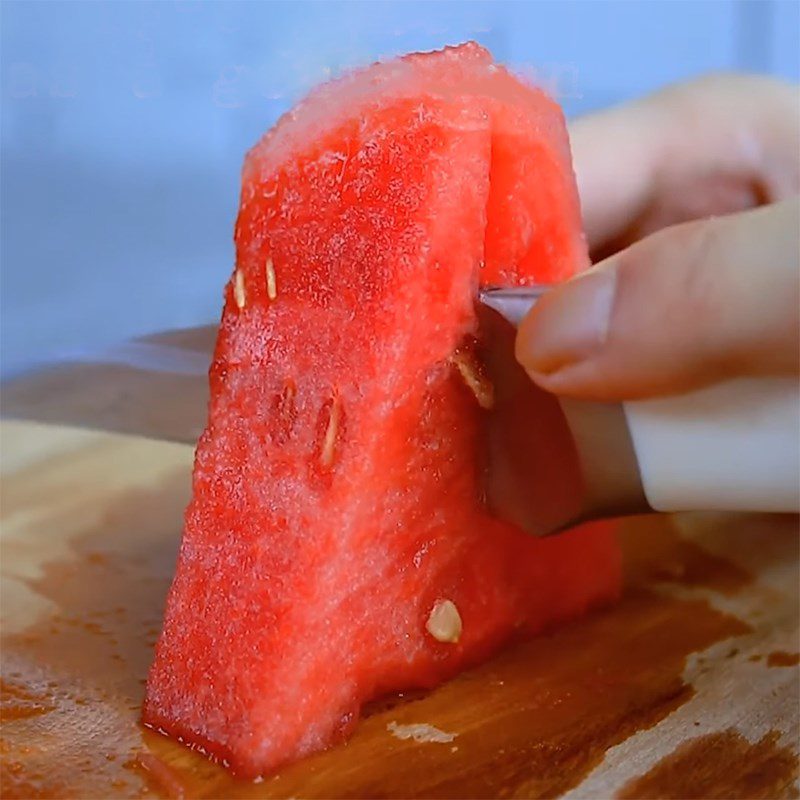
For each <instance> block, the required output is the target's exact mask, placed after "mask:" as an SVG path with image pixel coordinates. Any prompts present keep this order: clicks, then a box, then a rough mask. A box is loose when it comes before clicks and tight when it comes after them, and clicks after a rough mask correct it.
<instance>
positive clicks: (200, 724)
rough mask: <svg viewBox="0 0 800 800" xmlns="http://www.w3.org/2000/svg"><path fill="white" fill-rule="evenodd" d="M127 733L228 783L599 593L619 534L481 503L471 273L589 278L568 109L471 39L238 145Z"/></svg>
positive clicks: (342, 83) (613, 569)
mask: <svg viewBox="0 0 800 800" xmlns="http://www.w3.org/2000/svg"><path fill="white" fill-rule="evenodd" d="M236 249H237V265H236V269H235V271H234V274H233V277H232V279H231V281H230V283H229V285H228V287H227V290H226V295H225V307H224V310H223V316H222V323H221V326H220V332H219V338H218V341H217V347H216V351H215V356H214V361H213V365H212V369H211V374H210V381H211V400H210V405H209V418H208V427H207V429H206V431H205V432H204V433H203V435H202V437H201V439H200V442H199V443H198V447H197V454H196V459H195V469H194V479H193V498H192V501H191V503H190V505H189V508H188V510H187V512H186V521H185V530H184V535H183V542H182V545H181V551H180V557H179V561H178V566H177V571H176V574H175V579H174V582H173V586H172V589H171V591H170V594H169V597H168V600H167V610H166V617H165V620H164V628H163V631H162V634H161V638H160V640H159V643H158V645H157V648H156V655H155V661H154V664H153V666H152V669H151V672H150V677H149V681H148V685H147V693H146V699H145V706H144V720H145V721H146V723H147V724H149V725H151V726H153V727H156V728H160V729H162V730H165V731H167V732H168V733H170V734H172V735H174V736H178V737H182V738H183V739H184V740H185V741H187V742H189V743H191V744H193V745H195V746H197V747H201V748H203V749H204V750H205V751H207V752H208V753H210V754H212V755H213V756H215V757H217V758H220V759H222V760H224V761H225V762H226V763H228V762H229V763H230V764H231V765H232V766H233V768H234V769H235V770H236V771H237V772H239V773H240V774H241V775H243V776H250V777H252V776H255V775H259V774H263V773H265V772H267V771H269V770H271V769H274V768H275V767H276V766H278V765H280V764H281V763H283V762H285V761H287V760H291V759H295V758H298V757H299V756H302V755H304V754H307V753H311V752H313V751H316V750H319V749H322V748H324V747H327V746H328V745H330V744H331V743H332V742H333V741H335V740H336V739H337V738H339V737H341V736H342V735H344V734H345V733H346V732H347V731H348V730H349V729H350V727H351V726H352V725H353V724H354V722H355V720H356V719H357V716H358V712H359V708H360V706H361V705H362V704H363V703H364V702H365V701H367V700H369V699H371V698H374V697H376V696H378V695H380V694H382V693H386V692H389V691H394V690H402V689H406V688H411V687H430V686H434V685H435V684H436V683H438V682H440V681H441V680H443V679H444V678H446V677H447V676H449V675H452V674H453V673H455V672H457V671H458V670H460V669H463V668H464V667H465V666H466V665H468V664H471V663H474V662H476V661H478V660H480V659H482V658H485V657H486V656H487V655H488V654H489V653H491V652H492V651H493V650H495V649H496V648H497V647H498V646H499V645H500V644H502V643H503V642H505V641H507V640H508V639H509V638H510V637H512V636H513V635H515V634H516V633H523V632H524V633H532V632H536V631H539V630H541V629H542V628H543V627H545V626H547V625H550V624H552V623H554V622H556V621H558V620H563V619H566V618H569V617H572V616H575V615H577V614H580V613H582V612H584V611H585V610H586V609H587V608H589V607H591V606H593V605H596V604H598V603H600V602H602V601H607V600H610V599H612V598H614V597H615V596H616V595H617V593H618V591H619V583H620V577H619V575H620V559H619V552H618V549H617V545H616V542H615V540H614V537H613V534H612V533H611V532H610V531H609V529H608V528H607V527H606V526H599V525H596V526H592V527H591V528H584V529H582V530H578V531H574V532H570V533H568V534H564V535H562V536H560V537H556V538H553V539H550V540H532V539H530V538H529V537H527V536H526V535H524V534H523V533H522V532H521V531H519V530H517V529H515V528H512V527H510V526H508V525H506V524H504V523H501V522H499V521H498V520H495V519H493V518H491V517H490V516H489V515H488V514H487V513H486V511H485V509H484V505H483V502H482V496H481V475H480V469H481V467H480V457H479V453H480V448H481V424H482V414H483V413H484V412H483V411H482V408H481V407H482V406H487V405H489V404H491V386H489V385H488V384H487V383H486V380H485V378H483V377H482V375H481V371H480V364H479V363H478V362H477V360H476V356H475V351H474V348H473V347H472V346H471V345H470V341H471V338H470V337H472V336H473V335H474V334H475V330H476V317H475V309H474V302H475V295H476V291H477V288H478V285H479V281H481V280H483V281H484V282H490V283H497V282H511V283H524V282H526V281H532V280H537V281H540V282H541V281H553V280H558V279H560V278H562V277H564V276H565V275H568V274H570V273H571V272H573V271H574V270H576V269H579V268H581V267H583V266H584V265H585V264H586V262H587V257H586V250H585V246H584V243H583V238H582V235H581V227H580V218H579V209H578V202H577V198H576V192H575V185H574V178H573V175H572V171H571V166H570V158H569V151H568V145H567V139H566V133H565V129H564V123H563V119H562V117H561V114H560V112H559V110H558V108H557V106H556V105H555V104H554V103H553V101H552V100H550V99H549V98H547V97H546V96H545V95H544V94H543V93H542V92H540V91H539V90H536V89H531V88H529V87H527V86H524V85H523V84H521V83H519V82H518V81H517V80H516V79H515V78H513V77H512V76H511V75H509V74H508V73H507V72H506V71H505V70H503V69H502V68H501V67H497V66H496V65H494V64H493V63H492V61H491V57H490V56H489V54H488V53H487V52H486V51H485V50H483V49H482V48H480V47H478V46H477V45H474V44H470V45H464V46H461V47H458V48H448V49H446V50H444V51H442V52H438V53H431V54H427V55H415V56H410V57H406V58H404V59H399V60H396V61H392V62H389V63H387V64H380V65H375V66H373V67H370V68H369V69H366V70H364V71H361V72H358V73H355V74H353V75H350V76H347V77H345V78H343V79H341V80H339V81H336V82H334V83H332V84H329V85H327V86H324V87H322V88H320V89H318V90H316V91H315V92H314V93H312V95H310V97H309V98H307V99H306V100H305V101H304V102H302V103H301V104H299V105H298V106H297V107H296V108H295V109H294V110H293V111H292V112H290V113H289V114H287V115H286V116H285V117H284V118H283V119H282V120H281V121H280V122H279V124H278V125H277V126H276V128H275V129H273V130H272V131H270V132H269V133H268V134H267V135H266V136H265V137H264V138H263V139H262V141H261V142H260V143H259V144H258V145H257V146H256V147H255V148H254V149H253V150H252V151H251V152H250V153H249V154H248V156H247V160H246V162H245V168H244V175H243V185H242V196H241V208H240V212H239V218H238V220H237V224H236Z"/></svg>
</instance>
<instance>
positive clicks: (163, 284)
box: [0, 0, 800, 375]
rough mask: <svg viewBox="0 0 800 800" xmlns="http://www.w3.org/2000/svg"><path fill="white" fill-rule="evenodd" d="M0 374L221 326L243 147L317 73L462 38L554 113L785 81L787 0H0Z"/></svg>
mask: <svg viewBox="0 0 800 800" xmlns="http://www.w3.org/2000/svg"><path fill="white" fill-rule="evenodd" d="M0 14H1V15H2V17H1V19H0V29H1V30H2V46H1V49H0V52H1V54H2V109H1V111H2V116H1V117H0V121H1V124H2V173H1V175H0V179H1V181H2V187H1V188H2V197H1V198H0V225H1V226H2V230H1V231H0V236H1V238H0V245H1V246H2V251H1V252H0V259H1V260H0V269H1V270H2V283H1V284H0V325H1V326H2V329H1V331H0V333H1V335H0V358H1V362H0V363H1V366H2V371H3V374H5V375H10V374H13V373H15V372H19V371H20V370H21V369H24V368H25V367H26V366H30V365H31V364H32V363H34V362H36V361H38V360H41V359H44V358H49V357H53V356H58V355H59V354H63V353H65V352H68V351H72V350H75V349H80V348H85V347H87V346H94V345H98V346H99V345H103V344H107V343H111V342H113V341H116V340H120V339H124V338H127V337H130V336H132V335H135V334H139V333H144V332H149V331H154V330H159V329H165V328H170V327H178V326H186V325H193V324H197V323H201V322H206V321H209V320H213V319H216V318H217V317H218V314H219V309H220V305H221V292H222V286H223V284H224V282H225V280H226V279H227V277H228V275H229V272H230V269H231V265H232V263H233V258H234V254H233V246H232V241H231V237H232V229H233V221H234V218H235V214H236V205H237V200H238V190H239V185H238V184H239V169H240V166H241V161H242V156H243V154H244V152H245V150H246V149H247V148H248V147H250V146H251V145H252V144H253V143H254V142H255V141H256V140H257V139H258V137H259V136H260V135H261V133H262V132H263V131H264V130H265V129H266V128H267V127H268V126H269V125H271V124H272V123H273V122H274V121H275V119H276V118H277V117H278V115H279V114H280V113H281V112H282V111H284V110H285V109H286V108H287V106H288V105H289V104H290V103H291V102H292V101H293V100H295V99H296V98H297V97H298V96H299V95H301V94H302V93H303V92H305V91H306V90H307V89H308V88H309V87H311V86H312V85H313V84H315V83H317V82H319V81H321V80H323V79H325V78H327V77H329V76H330V75H332V74H336V73H337V72H338V71H340V70H341V69H343V68H346V67H349V66H353V65H357V64H362V63H364V62H368V61H370V60H374V59H376V58H378V57H380V56H384V55H391V54H395V53H398V52H402V51H406V50H414V49H433V48H437V47H440V46H441V45H443V44H445V43H455V42H458V41H462V40H464V39H468V38H474V39H477V40H479V41H480V42H482V43H483V44H485V45H487V46H488V47H489V48H490V49H491V50H492V51H493V52H494V55H495V57H496V58H497V59H499V60H502V61H505V62H508V63H510V64H511V65H512V66H514V67H515V68H517V69H519V70H521V71H523V72H526V73H527V74H530V75H534V76H537V77H538V79H539V80H541V81H543V82H544V83H545V84H547V85H549V86H550V87H551V88H553V89H554V90H555V91H556V93H557V94H558V95H559V98H560V100H561V102H562V103H563V104H564V106H565V108H566V110H567V113H568V114H569V115H575V114H579V113H583V112H586V111H589V110H593V109H596V108H599V107H603V106H606V105H608V104H611V103H615V102H618V101H621V100H625V99H627V98H631V97H634V96H636V95H640V94H642V93H644V92H647V91H650V90H652V89H654V88H656V87H658V86H661V85H663V84H665V83H668V82H671V81H675V80H679V79H681V78H686V77H690V76H694V75H697V74H699V73H702V72H706V71H709V70H718V69H738V70H749V71H758V72H767V73H773V74H775V75H780V76H783V77H786V78H789V79H792V80H795V81H796V80H797V79H798V37H799V34H798V30H800V3H798V2H796V1H795V0H755V1H753V0H716V1H709V2H681V0H664V1H663V2H660V1H659V0H652V1H651V2H646V1H645V0H641V1H640V2H633V0H630V1H629V2H614V1H612V0H608V2H603V1H602V0H597V1H595V2H544V1H543V2H509V3H504V2H493V3H486V2H425V3H417V2H379V1H378V0H371V1H369V2H357V1H356V0H351V1H350V2H260V3H247V2H233V1H228V2H225V1H220V2H201V3H198V2H189V1H188V0H162V2H109V3H95V2H66V1H64V2H17V1H15V0H4V2H1V3H0Z"/></svg>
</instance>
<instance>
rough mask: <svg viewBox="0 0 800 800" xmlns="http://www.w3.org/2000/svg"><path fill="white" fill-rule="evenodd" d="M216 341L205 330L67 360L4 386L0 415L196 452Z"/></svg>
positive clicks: (210, 331)
mask: <svg viewBox="0 0 800 800" xmlns="http://www.w3.org/2000/svg"><path fill="white" fill-rule="evenodd" d="M216 335H217V326H216V325H208V326H202V327H198V328H187V329H182V330H175V331H170V332H167V333H162V334H157V335H154V336H147V337H143V338H141V339H134V340H133V341H131V342H128V343H126V344H123V345H120V346H117V347H113V348H110V349H107V350H99V351H96V352H81V353H69V354H66V355H65V356H64V357H62V358H59V359H58V360H56V361H54V362H52V363H49V364H43V365H39V366H37V367H36V368H32V369H30V370H28V371H27V372H26V373H25V374H22V375H19V376H17V377H15V378H13V379H11V380H8V381H4V382H3V384H2V391H0V416H2V417H3V418H4V419H17V420H28V421H32V422H43V423H52V424H61V425H71V426H75V427H80V428H88V429H92V430H105V431H112V432H116V433H126V434H133V435H138V436H144V437H147V438H151V439H164V440H167V441H174V442H182V443H185V444H192V445H194V444H195V443H196V442H197V438H198V437H199V436H200V434H201V433H202V431H203V428H204V427H205V422H206V405H207V400H208V368H209V364H210V362H211V354H212V351H213V347H214V341H215V339H216Z"/></svg>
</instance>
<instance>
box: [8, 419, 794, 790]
mask: <svg viewBox="0 0 800 800" xmlns="http://www.w3.org/2000/svg"><path fill="white" fill-rule="evenodd" d="M0 437H1V438H0V446H1V447H2V498H0V499H1V500H2V505H1V511H2V565H1V568H2V595H0V601H1V602H2V606H1V608H0V610H1V611H2V650H1V651H0V658H1V659H2V742H1V743H0V767H1V769H0V787H1V789H2V795H3V796H4V797H64V798H67V797H69V798H73V797H74V798H89V797H98V798H99V797H149V796H164V797H209V798H210V797H248V798H259V797H262V798H267V797H555V796H565V797H569V798H578V797H581V798H597V797H615V796H618V797H627V798H630V797H684V798H685V797H797V796H798V787H797V772H798V758H797V753H798V749H800V743H799V742H798V707H799V706H800V691H799V689H798V663H797V662H798V652H799V651H800V642H798V580H797V579H798V536H797V532H798V529H797V519H796V518H792V517H770V516H755V517H745V516H725V515H694V516H687V517H682V518H675V519H668V518H656V517H650V518H637V519H633V520H630V521H629V522H626V523H625V524H624V530H623V533H622V537H623V543H624V548H625V555H626V575H627V578H626V580H627V588H626V592H625V596H624V598H623V600H622V601H621V602H620V603H619V604H618V605H616V606H615V607H613V608H610V609H607V610H604V611H602V612H598V613H595V614H592V615H590V616H588V617H586V618H584V619H582V620H579V621H577V622H575V623H573V624H570V625H567V626H564V627H562V628H559V629H557V630H555V631H553V632H551V633H549V634H547V635H544V636H540V637H537V638H535V639H532V640H530V641H527V642H521V643H518V644H516V645H514V646H512V647H510V648H508V649H507V650H505V651H504V652H502V653H501V654H500V655H498V656H497V657H496V658H494V659H493V660H492V661H490V662H489V663H487V664H484V665H482V666H480V667H478V668H476V669H473V670H470V671H468V672H466V673H464V674H462V675H461V676H459V677H458V678H456V679H455V680H453V681H451V682H449V683H447V684H445V685H444V686H441V687H440V688H438V689H437V690H435V691H432V692H429V693H425V694H421V693H414V692H411V693H407V694H406V696H398V697H392V698H386V699H385V700H382V701H380V702H376V703H373V704H372V705H371V706H370V707H369V708H368V709H366V710H365V713H364V719H363V720H362V721H361V723H360V724H359V726H358V727H357V729H356V731H355V734H354V735H353V737H352V738H351V739H350V740H349V741H348V742H345V743H342V744H340V745H339V746H337V747H334V748H333V749H331V750H329V751H328V752H326V753H322V754H319V755H317V756H313V757H311V758H308V759H305V760H304V761H301V762H299V763H296V764H294V765H291V766H289V767H287V768H285V769H282V770H281V771H280V772H279V773H278V774H276V775H273V776H267V777H266V778H265V779H264V780H263V781H261V782H258V783H252V782H243V781H239V780H237V779H236V778H234V777H233V776H231V775H230V774H229V773H228V772H227V771H226V770H225V769H224V768H223V767H221V766H219V765H216V764H213V763H211V762H209V761H207V760H206V759H205V758H203V756H202V755H200V754H198V753H195V752H192V751H191V750H189V749H187V748H185V747H183V746H182V745H180V744H179V743H177V742H174V741H171V740H169V739H166V738H164V737H162V736H159V735H158V734H155V733H153V732H150V731H147V730H145V729H143V728H142V727H141V726H140V725H139V723H138V716H139V707H140V703H141V699H142V692H143V683H144V679H145V676H146V674H147V669H148V665H149V662H150V658H151V653H152V647H153V643H154V641H155V638H156V636H157V634H158V629H159V625H160V619H161V613H162V608H163V601H164V595H165V592H166V590H167V587H168V585H169V581H170V579H171V574H172V568H173V565H174V559H175V554H176V551H177V547H178V542H179V537H180V528H181V515H182V511H183V506H184V504H185V502H186V500H187V498H188V491H189V477H190V467H191V458H192V451H191V448H190V447H187V446H183V445H178V444H168V443H165V442H155V441H148V440H144V439H139V438H135V437H129V436H123V435H119V434H108V433H92V432H87V431H81V430H78V429H74V428H68V427H64V426H59V425H42V424H35V423H31V422H24V421H23V422H19V421H18V422H4V423H3V424H2V427H0ZM420 724H427V725H430V726H435V728H436V729H438V730H439V731H442V732H444V733H446V734H449V735H448V736H440V737H439V738H441V739H446V740H448V741H438V742H437V741H416V740H415V738H413V737H408V738H402V737H401V736H398V733H400V734H402V733H403V732H404V731H407V730H414V729H406V728H404V727H403V726H407V725H420ZM423 738H424V737H423Z"/></svg>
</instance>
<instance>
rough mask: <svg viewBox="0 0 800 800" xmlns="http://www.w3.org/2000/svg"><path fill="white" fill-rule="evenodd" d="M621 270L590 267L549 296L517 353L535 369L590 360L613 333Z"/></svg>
mask: <svg viewBox="0 0 800 800" xmlns="http://www.w3.org/2000/svg"><path fill="white" fill-rule="evenodd" d="M615 276H616V271H615V270H613V269H600V270H594V271H590V272H587V273H586V274H585V275H581V276H579V277H577V278H574V279H573V280H571V281H570V282H569V283H567V284H565V285H564V286H563V287H560V288H559V289H555V290H553V292H552V293H551V294H549V295H547V296H545V297H544V298H543V299H542V300H540V301H539V303H538V305H537V307H536V309H535V310H534V312H533V313H532V314H531V315H530V316H528V317H527V318H526V319H525V320H524V321H523V323H522V325H521V326H520V330H519V335H518V337H517V358H518V360H519V361H520V363H521V364H522V365H523V366H524V367H525V369H527V370H528V371H529V372H535V373H539V374H541V375H549V374H552V373H553V372H557V371H558V370H560V369H563V368H564V367H567V366H570V365H572V364H575V363H577V362H579V361H584V360H586V359H587V358H589V357H590V356H591V355H593V354H594V353H596V352H597V351H598V350H600V349H601V348H602V346H603V344H604V343H605V341H606V338H607V336H608V327H609V321H610V318H611V307H612V304H613V302H614V284H615Z"/></svg>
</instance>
